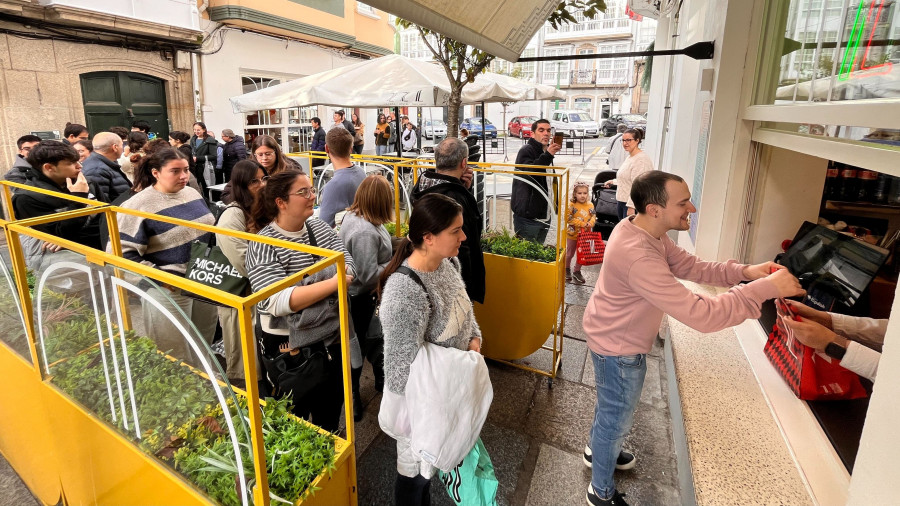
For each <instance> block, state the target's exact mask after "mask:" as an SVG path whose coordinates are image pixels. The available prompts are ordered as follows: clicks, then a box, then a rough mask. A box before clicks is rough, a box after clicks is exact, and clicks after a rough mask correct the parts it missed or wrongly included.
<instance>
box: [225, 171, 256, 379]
mask: <svg viewBox="0 0 900 506" xmlns="http://www.w3.org/2000/svg"><path fill="white" fill-rule="evenodd" d="M267 179H269V178H268V176H266V173H265V171H263V169H262V167H260V165H259V164H258V163H256V162H254V161H253V160H241V161H240V162H238V163H236V164H235V165H234V167H232V169H231V182H232V183H233V186H232V188H233V190H234V193H233V195H232V196H233V197H234V199H233V200H232V201H231V203H230V204H228V206H227V207H225V209H224V210H223V211H222V214H221V215H219V221H218V223H217V225H218V226H220V227H222V228H226V229H228V230H235V231H237V232H251V233H256V232H258V230H254V229H253V228H252V227H250V226H249V225H250V224H249V221H250V212H251V210H252V209H253V203H254V201H255V200H256V197H257V195H259V192H260V190H261V189H262V188H264V187H265V185H266V180H267ZM247 243H248V241H247V240H245V239H239V238H237V237H231V236H230V235H225V234H216V244H217V245H218V246H219V248H221V249H222V253H223V254H224V255H225V257H226V258H228V261H229V262H230V263H231V265H232V267H234V268H235V269H237V271H238V272H239V273H240V274H241V276H244V277H247V263H246V262H247ZM216 309H217V311H218V313H219V324H220V325H221V326H222V340H223V341H225V364H226V370H225V375H226V376H228V380H229V381H230V382H231V384H232V385H235V386H237V387H238V388H244V387H245V386H246V383H245V381H244V361H243V359H242V355H241V326H240V321H239V320H238V312H237V310H236V309H232V308H229V307H219V308H216ZM257 373H258V375H259V376H258V377H257V378H256V379H261V378H262V374H261V373H260V371H259V369H258V368H257Z"/></svg>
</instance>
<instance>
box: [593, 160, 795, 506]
mask: <svg viewBox="0 0 900 506" xmlns="http://www.w3.org/2000/svg"><path fill="white" fill-rule="evenodd" d="M690 199H691V192H690V190H688V186H687V184H685V182H684V180H683V179H681V178H680V177H678V176H676V175H674V174H669V173H666V172H661V171H652V172H647V173H645V174H642V175H640V176H639V177H638V178H637V179H635V181H634V184H633V186H632V189H631V200H632V201H633V202H634V204H635V210H636V211H637V214H636V215H635V216H630V217H628V218H626V219H624V220H622V221H621V222H619V224H618V225H616V228H615V229H614V230H613V232H612V236H611V237H610V240H609V244H607V246H606V253H605V258H604V260H605V261H604V263H603V269H602V270H601V271H600V278H599V279H598V280H597V286H595V287H594V292H593V293H592V294H591V299H590V301H589V302H588V305H587V309H586V310H585V312H584V320H583V322H582V323H583V325H584V331H585V333H586V334H587V337H588V347H589V348H590V350H591V358H592V359H593V363H594V379H595V381H596V383H597V405H596V407H595V409H594V422H593V426H592V427H591V436H590V444H589V445H588V446H586V447H585V450H584V461H585V464H587V465H588V466H589V467H591V468H592V477H591V484H590V485H589V486H588V492H587V502H588V504H589V505H616V506H622V505H626V503H625V501H624V499H623V498H622V496H623V495H624V494H621V493H620V492H618V491H617V490H616V487H615V482H614V480H613V472H614V471H615V470H616V469H617V468H618V469H631V468H633V467H634V464H635V457H634V455H632V454H631V453H628V452H623V451H622V441H623V440H624V438H625V435H626V434H628V431H629V430H630V429H631V425H632V422H633V421H634V410H635V408H636V406H637V402H638V399H639V398H640V395H641V388H642V387H643V384H644V375H645V373H646V371H647V363H646V360H645V359H646V354H647V353H648V352H649V351H650V348H651V346H652V345H653V341H654V340H655V339H656V335H657V333H658V332H659V326H660V323H661V322H662V317H663V314H664V313H668V314H669V315H671V316H673V317H674V318H676V319H677V320H678V321H680V322H682V323H685V324H687V325H689V326H690V327H692V328H694V329H697V330H699V331H701V332H715V331H718V330H721V329H724V328H726V327H730V326H733V325H737V324H738V323H740V322H742V321H744V320H746V319H747V318H757V317H759V309H760V305H761V304H762V302H763V301H765V300H767V299H772V298H775V297H793V296H797V295H801V294H803V293H804V292H803V289H802V288H801V287H800V283H799V282H798V281H797V279H796V278H795V277H794V276H793V275H791V273H790V272H788V271H787V269H784V268H783V267H782V266H780V265H777V264H775V263H773V262H766V263H763V264H757V265H743V264H739V263H737V262H735V261H734V260H729V261H728V262H724V263H721V262H704V261H702V260H700V259H699V258H697V257H695V256H694V255H691V254H690V253H688V252H687V251H685V250H683V249H681V248H679V247H678V246H677V245H675V243H674V242H672V240H671V239H669V236H668V235H666V233H667V232H668V231H670V230H687V229H688V227H689V222H688V218H689V216H690V213H692V212H694V211H696V208H694V206H693V204H691V200H690ZM773 268H774V269H777V270H775V271H774V272H772V269H773ZM678 279H686V280H690V281H694V282H697V283H701V284H704V285H715V286H732V287H733V288H731V289H730V290H729V291H728V292H727V293H724V294H722V295H718V296H715V297H710V296H707V295H700V294H695V293H693V292H691V291H690V290H688V289H687V288H686V287H685V286H684V285H682V284H681V283H680V282H679V281H678ZM741 281H751V282H750V283H747V284H744V285H738V283H740V282H741ZM735 285H737V286H735ZM626 506H627V505H626Z"/></svg>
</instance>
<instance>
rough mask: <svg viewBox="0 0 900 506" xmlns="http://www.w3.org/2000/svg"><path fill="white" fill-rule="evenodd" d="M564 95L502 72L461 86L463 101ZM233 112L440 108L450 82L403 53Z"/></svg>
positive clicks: (272, 92) (281, 90)
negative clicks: (324, 107)
mask: <svg viewBox="0 0 900 506" xmlns="http://www.w3.org/2000/svg"><path fill="white" fill-rule="evenodd" d="M549 98H560V99H565V93H564V92H561V91H559V90H556V89H554V88H553V87H550V86H546V85H536V84H531V83H528V82H525V81H522V80H521V79H515V78H513V77H509V76H503V75H498V74H489V73H486V74H481V75H479V76H477V77H476V79H475V82H472V83H469V84H467V85H466V86H465V88H463V93H462V101H463V103H464V104H472V103H480V102H519V101H523V100H546V99H549ZM230 100H231V105H232V108H233V109H234V112H236V113H241V112H251V111H258V110H263V109H284V108H288V107H301V106H309V105H328V106H354V107H442V106H446V105H448V104H449V101H450V81H449V80H448V79H447V75H446V74H445V73H444V70H443V69H442V68H441V67H439V66H438V65H437V64H434V63H431V62H426V61H421V60H413V59H411V58H407V57H404V56H401V55H389V56H384V57H381V58H375V59H372V60H367V61H363V62H360V63H355V64H353V65H347V66H345V67H338V68H335V69H332V70H327V71H325V72H320V73H318V74H313V75H311V76H306V77H302V78H300V79H295V80H293V81H288V82H286V83H282V84H279V85H277V86H272V87H270V88H266V89H263V90H258V91H254V92H251V93H245V94H243V95H240V96H237V97H233V98H231V99H230Z"/></svg>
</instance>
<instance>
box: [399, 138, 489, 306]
mask: <svg viewBox="0 0 900 506" xmlns="http://www.w3.org/2000/svg"><path fill="white" fill-rule="evenodd" d="M468 156H469V148H468V146H466V143H465V142H463V141H461V140H459V139H457V138H455V137H448V138H446V139H444V140H443V141H441V143H440V144H438V145H437V147H436V148H434V162H435V170H428V171H426V172H425V173H424V174H422V176H421V177H419V182H418V183H416V186H415V187H414V188H413V193H412V197H413V207H415V201H417V200H419V199H420V198H422V197H424V196H425V195H428V194H429V193H440V194H442V195H446V196H448V197H450V198H451V199H453V200H455V201H457V202H458V203H459V205H461V206H462V208H463V233H465V234H466V240H465V241H463V243H462V245H461V246H460V247H459V255H457V258H459V263H460V264H461V265H462V278H463V281H464V282H465V283H466V292H467V293H468V294H469V298H470V299H472V301H473V302H481V303H484V291H485V289H484V254H483V253H482V252H481V231H482V226H483V221H482V218H481V213H479V212H478V202H477V201H476V200H475V197H474V196H473V195H472V193H471V192H470V191H469V188H471V187H472V176H473V173H472V169H470V168H469V167H468V164H467V162H468V160H467V158H468Z"/></svg>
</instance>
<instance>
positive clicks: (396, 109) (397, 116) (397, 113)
mask: <svg viewBox="0 0 900 506" xmlns="http://www.w3.org/2000/svg"><path fill="white" fill-rule="evenodd" d="M394 120H395V123H394V125H395V128H396V130H394V131H395V132H397V156H399V157H400V158H403V149H401V148H400V136H401V135H402V134H403V132H401V131H400V108H399V107H394Z"/></svg>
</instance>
